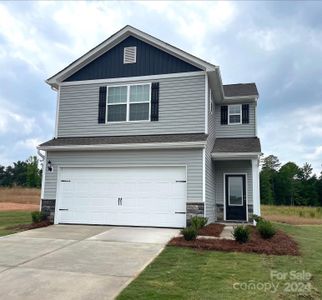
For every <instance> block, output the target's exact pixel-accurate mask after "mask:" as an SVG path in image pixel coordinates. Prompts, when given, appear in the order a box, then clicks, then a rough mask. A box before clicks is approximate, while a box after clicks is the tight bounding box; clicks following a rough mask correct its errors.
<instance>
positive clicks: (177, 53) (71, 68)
mask: <svg viewBox="0 0 322 300" xmlns="http://www.w3.org/2000/svg"><path fill="white" fill-rule="evenodd" d="M129 36H133V37H136V38H137V39H140V40H141V41H144V42H146V43H148V44H150V45H152V46H154V47H156V48H158V49H160V50H162V51H164V52H166V53H168V54H170V55H172V56H174V57H176V58H178V59H180V60H182V61H184V62H186V63H188V64H191V65H193V66H195V67H197V68H200V69H202V70H204V71H212V72H213V71H216V70H217V71H218V67H217V66H215V65H213V64H210V63H208V62H206V61H204V60H202V59H200V58H198V57H195V56H193V55H191V54H189V53H187V52H185V51H183V50H181V49H178V48H176V47H174V46H172V45H170V44H167V43H165V42H163V41H161V40H159V39H157V38H155V37H153V36H151V35H149V34H147V33H145V32H143V31H140V30H138V29H136V28H134V27H132V26H129V25H127V26H125V27H124V28H122V29H121V30H119V31H118V32H116V33H115V34H113V35H112V36H111V37H109V38H108V39H107V40H105V41H104V42H102V43H101V44H99V45H98V46H96V47H95V48H93V49H92V50H90V51H88V52H87V53H85V54H84V55H83V56H81V57H80V58H78V59H77V60H75V61H74V62H72V63H71V64H70V65H68V66H67V67H66V68H64V69H63V70H61V71H60V72H58V73H57V74H55V75H54V76H52V77H50V78H48V79H47V80H46V82H47V83H48V84H49V85H51V86H52V87H54V88H57V87H58V86H59V84H60V83H61V82H63V81H64V80H66V79H67V78H69V77H71V76H72V75H73V74H74V73H76V72H78V71H79V70H80V69H82V68H83V67H84V66H86V65H88V64H89V63H90V62H92V61H93V60H95V59H96V58H98V57H99V56H101V55H102V54H104V53H105V52H106V51H108V50H110V49H112V48H113V47H114V46H116V45H117V44H119V43H120V42H122V41H123V40H124V39H126V38H127V37H129Z"/></svg>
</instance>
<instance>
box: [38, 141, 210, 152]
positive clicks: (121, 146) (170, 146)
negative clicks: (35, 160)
mask: <svg viewBox="0 0 322 300" xmlns="http://www.w3.org/2000/svg"><path fill="white" fill-rule="evenodd" d="M205 146H206V141H199V142H177V143H132V144H102V145H97V144H96V145H68V146H38V147H37V148H38V149H39V150H50V151H59V150H61V151H65V150H75V151H76V150H131V149H134V150H135V149H174V148H204V147H205Z"/></svg>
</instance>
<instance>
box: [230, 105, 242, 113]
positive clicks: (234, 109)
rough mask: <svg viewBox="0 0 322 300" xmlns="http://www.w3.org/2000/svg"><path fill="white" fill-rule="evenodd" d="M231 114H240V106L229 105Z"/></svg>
mask: <svg viewBox="0 0 322 300" xmlns="http://www.w3.org/2000/svg"><path fill="white" fill-rule="evenodd" d="M229 113H230V114H240V105H229Z"/></svg>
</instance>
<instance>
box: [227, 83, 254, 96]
mask: <svg viewBox="0 0 322 300" xmlns="http://www.w3.org/2000/svg"><path fill="white" fill-rule="evenodd" d="M223 88H224V94H225V96H226V97H237V96H254V95H256V96H258V91H257V87H256V84H255V83H237V84H224V85H223Z"/></svg>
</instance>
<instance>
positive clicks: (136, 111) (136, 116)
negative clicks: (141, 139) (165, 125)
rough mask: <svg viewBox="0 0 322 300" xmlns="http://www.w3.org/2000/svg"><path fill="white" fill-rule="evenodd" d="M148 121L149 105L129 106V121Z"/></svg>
mask: <svg viewBox="0 0 322 300" xmlns="http://www.w3.org/2000/svg"><path fill="white" fill-rule="evenodd" d="M139 120H149V103H142V104H130V121H139Z"/></svg>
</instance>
